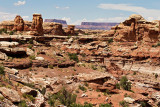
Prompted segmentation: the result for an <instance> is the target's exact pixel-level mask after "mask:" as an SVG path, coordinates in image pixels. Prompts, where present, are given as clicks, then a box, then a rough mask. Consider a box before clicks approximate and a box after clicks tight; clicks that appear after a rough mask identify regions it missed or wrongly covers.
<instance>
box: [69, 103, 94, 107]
mask: <svg viewBox="0 0 160 107" xmlns="http://www.w3.org/2000/svg"><path fill="white" fill-rule="evenodd" d="M70 107H93V105H92V104H90V103H87V104H84V105H82V104H76V103H74V104H72V105H71V106H70Z"/></svg>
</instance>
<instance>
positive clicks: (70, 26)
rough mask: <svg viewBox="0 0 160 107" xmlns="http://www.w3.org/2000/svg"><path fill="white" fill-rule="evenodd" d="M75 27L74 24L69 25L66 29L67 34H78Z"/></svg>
mask: <svg viewBox="0 0 160 107" xmlns="http://www.w3.org/2000/svg"><path fill="white" fill-rule="evenodd" d="M74 29H75V26H74V25H68V28H67V30H66V34H67V35H71V36H73V35H76V33H75V31H74Z"/></svg>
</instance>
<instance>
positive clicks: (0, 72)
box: [0, 66, 5, 75]
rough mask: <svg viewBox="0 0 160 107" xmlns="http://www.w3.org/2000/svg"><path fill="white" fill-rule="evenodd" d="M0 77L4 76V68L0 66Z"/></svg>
mask: <svg viewBox="0 0 160 107" xmlns="http://www.w3.org/2000/svg"><path fill="white" fill-rule="evenodd" d="M0 75H5V71H4V67H3V66H0Z"/></svg>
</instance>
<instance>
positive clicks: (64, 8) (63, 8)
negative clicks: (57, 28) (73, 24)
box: [55, 6, 70, 10]
mask: <svg viewBox="0 0 160 107" xmlns="http://www.w3.org/2000/svg"><path fill="white" fill-rule="evenodd" d="M55 8H56V9H62V10H66V9H69V8H70V7H69V6H66V7H59V6H56V7H55Z"/></svg>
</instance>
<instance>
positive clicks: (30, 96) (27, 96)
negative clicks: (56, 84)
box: [23, 94, 35, 102]
mask: <svg viewBox="0 0 160 107" xmlns="http://www.w3.org/2000/svg"><path fill="white" fill-rule="evenodd" d="M23 97H24V98H27V99H29V100H30V101H32V102H34V101H35V98H34V97H33V96H32V95H29V94H23Z"/></svg>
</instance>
